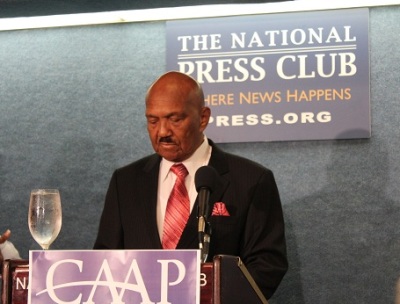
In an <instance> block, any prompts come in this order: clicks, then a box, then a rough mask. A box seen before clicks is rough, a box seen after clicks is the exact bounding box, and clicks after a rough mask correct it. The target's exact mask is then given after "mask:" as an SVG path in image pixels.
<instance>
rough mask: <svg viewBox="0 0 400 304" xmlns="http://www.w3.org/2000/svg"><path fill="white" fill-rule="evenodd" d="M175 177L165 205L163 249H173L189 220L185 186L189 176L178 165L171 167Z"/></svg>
mask: <svg viewBox="0 0 400 304" xmlns="http://www.w3.org/2000/svg"><path fill="white" fill-rule="evenodd" d="M171 171H172V172H173V173H175V175H176V181H175V185H174V187H173V188H172V191H171V194H170V196H169V199H168V203H167V210H166V212H165V220H164V231H163V237H162V245H163V248H164V249H175V248H176V245H177V244H178V242H179V239H180V237H181V235H182V232H183V229H184V228H185V226H186V223H187V221H188V219H189V214H190V201H189V195H188V192H187V190H186V186H185V178H186V176H187V175H188V174H189V172H188V171H187V169H186V167H185V166H184V165H183V164H181V163H179V164H175V165H173V166H172V167H171Z"/></svg>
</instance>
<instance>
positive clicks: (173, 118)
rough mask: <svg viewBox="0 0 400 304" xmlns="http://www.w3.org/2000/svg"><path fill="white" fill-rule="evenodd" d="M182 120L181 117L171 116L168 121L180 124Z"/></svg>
mask: <svg viewBox="0 0 400 304" xmlns="http://www.w3.org/2000/svg"><path fill="white" fill-rule="evenodd" d="M182 119H183V117H181V116H171V117H170V120H171V121H172V122H173V123H176V122H180V121H181V120H182Z"/></svg>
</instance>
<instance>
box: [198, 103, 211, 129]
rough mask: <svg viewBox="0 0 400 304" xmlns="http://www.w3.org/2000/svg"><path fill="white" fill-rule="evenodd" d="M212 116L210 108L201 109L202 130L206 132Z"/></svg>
mask: <svg viewBox="0 0 400 304" xmlns="http://www.w3.org/2000/svg"><path fill="white" fill-rule="evenodd" d="M210 116H211V109H210V108H209V107H203V108H202V109H201V122H200V129H201V131H204V130H205V128H206V127H207V125H208V122H209V120H210Z"/></svg>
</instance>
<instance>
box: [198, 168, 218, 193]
mask: <svg viewBox="0 0 400 304" xmlns="http://www.w3.org/2000/svg"><path fill="white" fill-rule="evenodd" d="M217 176H218V174H217V171H215V169H214V168H213V167H211V166H203V167H200V168H199V169H198V170H197V171H196V174H195V176H194V184H195V186H196V190H197V192H199V191H200V189H201V188H206V189H208V190H209V191H210V192H213V191H214V188H215V184H216V182H217Z"/></svg>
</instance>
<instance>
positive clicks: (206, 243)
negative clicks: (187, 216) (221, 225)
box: [198, 216, 211, 263]
mask: <svg viewBox="0 0 400 304" xmlns="http://www.w3.org/2000/svg"><path fill="white" fill-rule="evenodd" d="M198 228H199V229H198V231H199V249H200V259H201V262H202V263H205V262H206V261H207V257H208V252H209V249H210V240H211V224H210V223H209V222H207V221H206V219H205V217H204V216H201V217H199V227H198Z"/></svg>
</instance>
